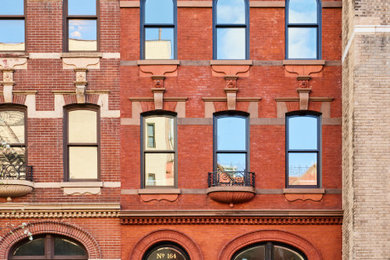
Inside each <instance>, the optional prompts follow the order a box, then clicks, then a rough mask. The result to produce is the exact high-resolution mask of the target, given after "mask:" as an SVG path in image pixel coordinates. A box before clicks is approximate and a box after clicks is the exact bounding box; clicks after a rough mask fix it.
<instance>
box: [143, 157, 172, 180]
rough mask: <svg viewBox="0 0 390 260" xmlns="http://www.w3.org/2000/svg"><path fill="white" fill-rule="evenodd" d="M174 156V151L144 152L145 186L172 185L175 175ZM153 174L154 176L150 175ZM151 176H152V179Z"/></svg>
mask: <svg viewBox="0 0 390 260" xmlns="http://www.w3.org/2000/svg"><path fill="white" fill-rule="evenodd" d="M174 158H175V154H174V153H147V154H145V175H146V176H145V178H146V180H145V184H146V186H173V185H174V176H175V172H174V171H175V163H174ZM153 175H154V177H151V176H153ZM152 178H154V180H153V181H152Z"/></svg>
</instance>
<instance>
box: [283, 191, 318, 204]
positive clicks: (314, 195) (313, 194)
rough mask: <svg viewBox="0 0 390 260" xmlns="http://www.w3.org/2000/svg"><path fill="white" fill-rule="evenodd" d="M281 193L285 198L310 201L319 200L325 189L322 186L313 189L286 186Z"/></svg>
mask: <svg viewBox="0 0 390 260" xmlns="http://www.w3.org/2000/svg"><path fill="white" fill-rule="evenodd" d="M283 194H284V197H285V198H286V200H288V201H290V202H293V201H297V200H302V201H305V200H311V201H321V200H322V198H323V196H324V194H325V189H323V188H314V189H295V188H286V189H283Z"/></svg>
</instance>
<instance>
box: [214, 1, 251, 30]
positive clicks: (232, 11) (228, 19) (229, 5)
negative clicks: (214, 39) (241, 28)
mask: <svg viewBox="0 0 390 260" xmlns="http://www.w3.org/2000/svg"><path fill="white" fill-rule="evenodd" d="M217 24H245V1H244V0H218V2H217Z"/></svg>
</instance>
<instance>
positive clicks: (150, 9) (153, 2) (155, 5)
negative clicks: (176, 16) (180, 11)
mask: <svg viewBox="0 0 390 260" xmlns="http://www.w3.org/2000/svg"><path fill="white" fill-rule="evenodd" d="M145 23H149V24H158V23H160V24H161V23H168V24H172V23H173V2H172V0H146V3H145Z"/></svg>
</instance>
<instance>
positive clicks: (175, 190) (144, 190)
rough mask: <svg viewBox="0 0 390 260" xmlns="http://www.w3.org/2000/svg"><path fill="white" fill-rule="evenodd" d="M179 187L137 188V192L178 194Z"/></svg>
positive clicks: (143, 193)
mask: <svg viewBox="0 0 390 260" xmlns="http://www.w3.org/2000/svg"><path fill="white" fill-rule="evenodd" d="M180 193H181V190H180V189H174V188H173V189H170V188H167V189H162V188H156V189H139V190H138V194H139V195H145V194H180Z"/></svg>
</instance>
